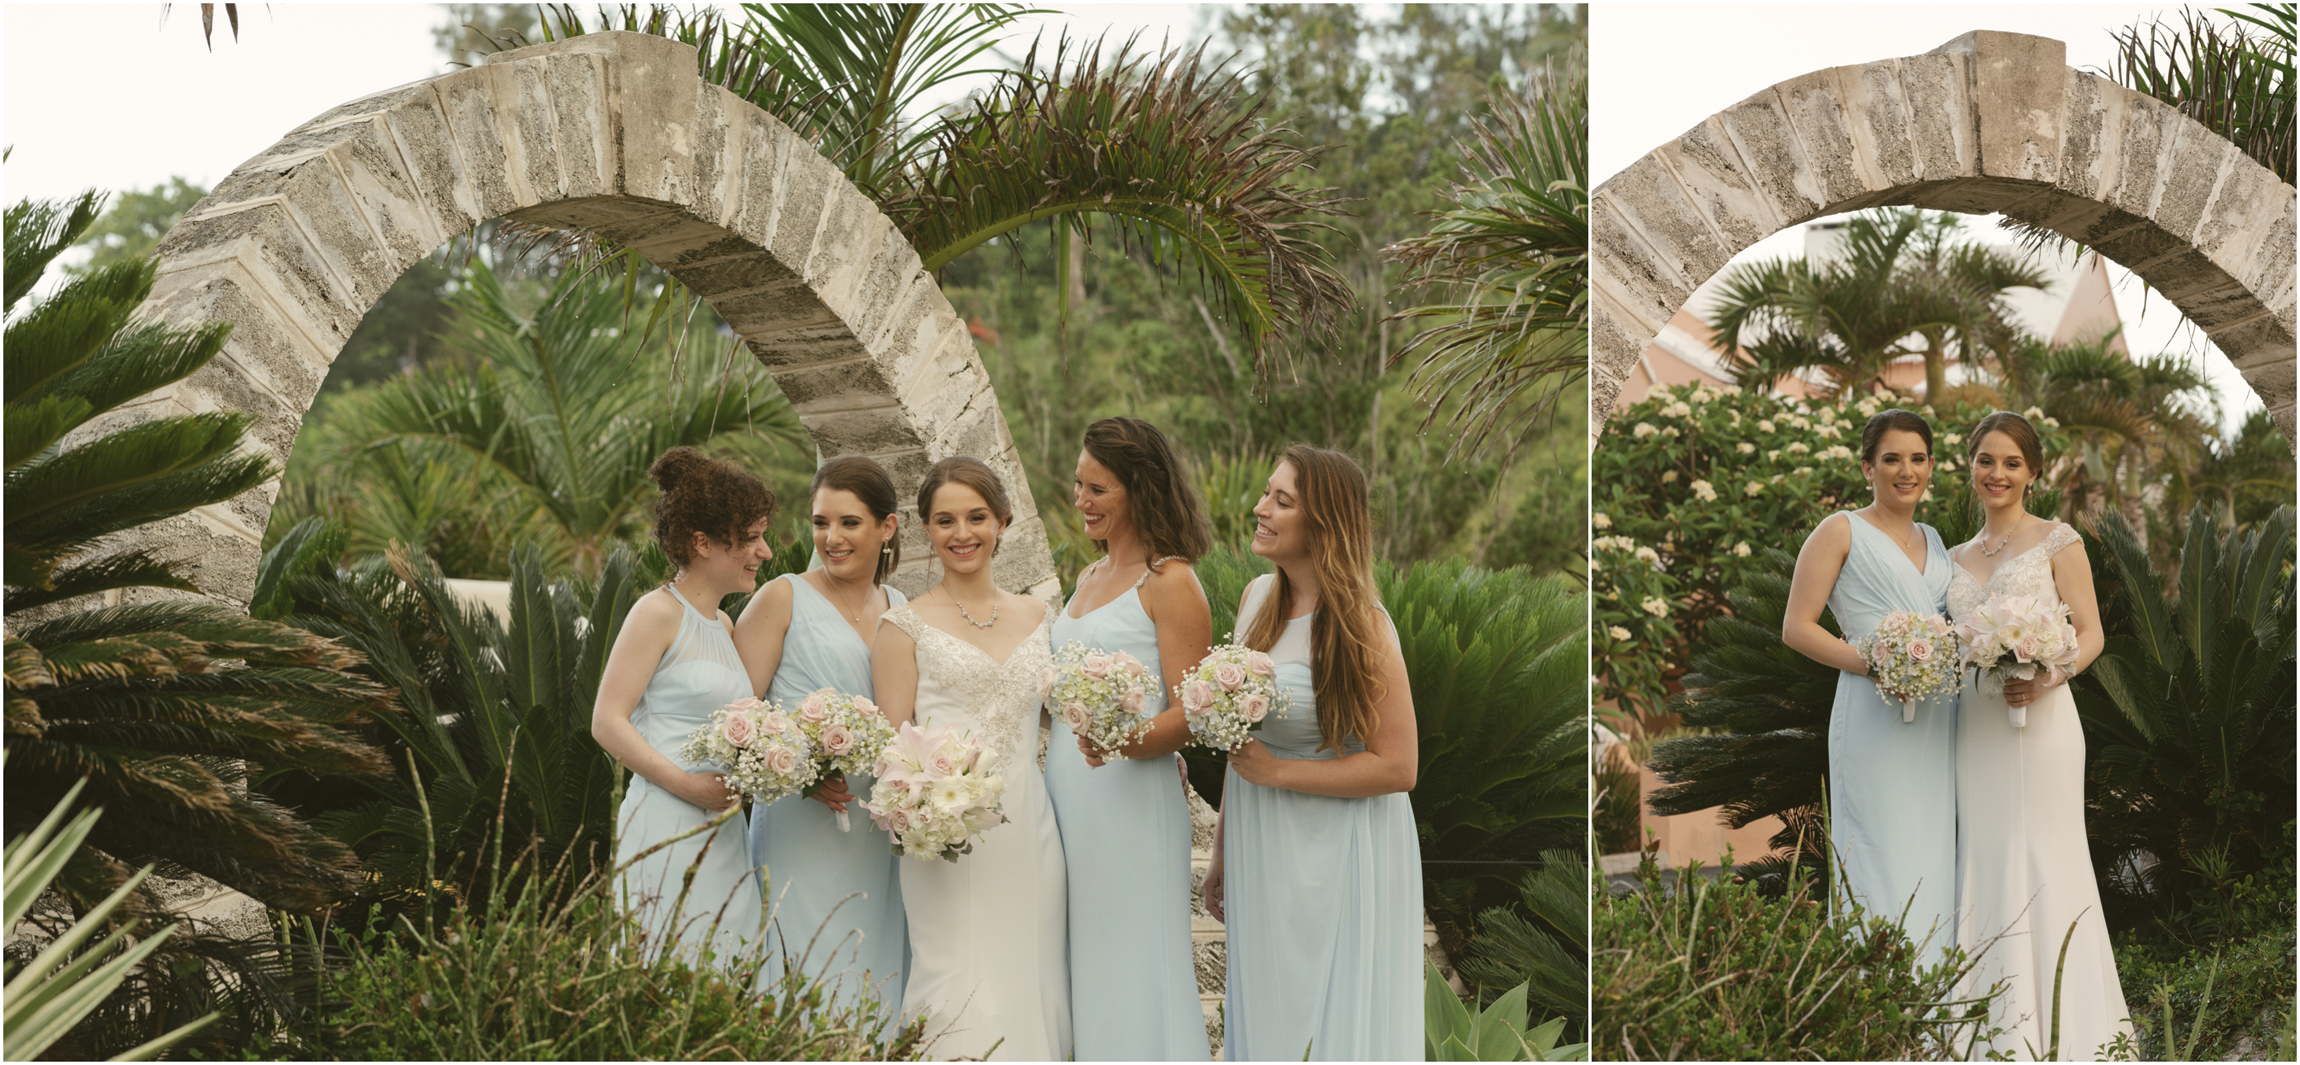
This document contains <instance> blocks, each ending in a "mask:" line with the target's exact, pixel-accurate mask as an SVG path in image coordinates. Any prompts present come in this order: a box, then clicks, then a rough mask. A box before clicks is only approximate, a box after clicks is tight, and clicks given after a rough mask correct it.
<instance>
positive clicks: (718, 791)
mask: <svg viewBox="0 0 2300 1065" xmlns="http://www.w3.org/2000/svg"><path fill="white" fill-rule="evenodd" d="M679 797H680V798H682V799H685V800H687V801H688V802H691V803H694V804H695V805H697V806H700V807H702V808H703V809H705V810H709V811H711V812H712V813H722V812H725V811H726V810H727V809H728V808H729V807H732V806H734V805H735V804H736V803H738V802H741V801H742V797H741V796H739V795H736V794H735V793H734V792H732V791H729V790H727V775H726V774H725V773H689V774H687V775H686V777H684V778H683V779H681V780H680V782H679Z"/></svg>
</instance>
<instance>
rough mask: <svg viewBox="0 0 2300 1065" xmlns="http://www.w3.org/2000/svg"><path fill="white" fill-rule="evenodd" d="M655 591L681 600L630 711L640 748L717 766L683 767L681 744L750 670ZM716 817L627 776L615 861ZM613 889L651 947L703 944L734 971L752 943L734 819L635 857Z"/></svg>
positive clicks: (692, 612)
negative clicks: (690, 874)
mask: <svg viewBox="0 0 2300 1065" xmlns="http://www.w3.org/2000/svg"><path fill="white" fill-rule="evenodd" d="M663 590H664V591H667V592H669V593H671V598H673V599H676V600H678V601H679V606H680V607H681V610H680V613H679V632H678V635H676V636H674V637H672V639H671V646H670V648H669V649H668V650H665V651H664V652H663V659H662V661H661V662H659V663H657V664H656V666H655V675H654V676H653V677H652V678H650V679H649V680H648V681H647V690H646V692H644V693H643V694H641V695H640V697H639V705H638V706H636V707H634V708H632V710H631V726H632V727H633V728H636V729H638V730H639V736H640V738H642V739H644V740H646V741H647V745H648V746H650V747H653V748H654V749H655V750H656V751H657V752H659V753H661V754H662V755H663V757H665V758H668V759H670V760H671V762H672V763H673V764H675V765H677V766H679V767H680V768H682V769H685V770H687V771H688V772H694V771H697V770H703V769H713V770H716V769H723V768H725V767H723V766H716V765H708V764H699V763H689V762H687V761H686V760H684V759H682V758H680V757H679V746H680V745H681V744H683V743H685V742H687V737H688V735H690V734H691V733H693V732H694V731H695V729H697V728H699V727H701V726H703V725H705V724H708V723H709V722H710V720H711V714H712V712H713V711H716V710H718V709H720V708H721V707H724V706H726V705H727V704H728V703H731V702H734V701H735V700H737V699H741V698H744V697H746V696H748V695H750V694H751V680H750V674H749V673H748V672H746V671H745V670H744V669H743V659H742V656H741V655H739V654H737V653H736V652H735V641H734V638H733V637H731V636H729V635H728V634H727V627H726V625H725V624H724V623H723V622H721V621H719V620H718V619H717V618H716V617H710V616H706V615H704V613H703V612H702V611H700V610H697V609H696V608H695V605H694V604H693V603H689V602H688V601H687V599H686V597H685V596H682V595H680V594H679V589H677V588H675V587H672V586H670V585H664V587H663ZM713 613H714V614H715V613H717V611H716V610H714V611H713ZM717 816H718V814H716V813H713V812H711V811H709V810H705V809H703V808H702V807H700V806H696V805H695V804H693V803H691V802H688V801H687V800H685V799H682V798H680V797H678V796H677V795H673V794H671V793H670V792H668V791H665V790H663V789H661V788H658V787H656V786H655V784H654V782H653V781H650V780H648V779H647V778H645V777H643V776H640V775H639V774H637V773H633V774H631V778H630V784H629V786H628V787H627V788H626V790H625V791H624V793H623V806H622V808H621V809H620V810H619V811H617V813H616V818H615V824H616V833H615V863H616V864H617V865H622V864H623V863H624V862H627V861H630V860H631V859H632V858H633V857H634V856H636V855H637V854H639V852H641V851H644V850H646V849H647V848H649V847H652V846H654V845H655V844H657V843H660V842H662V841H663V840H666V839H669V838H671V837H673V836H677V835H679V834H681V833H683V832H687V831H689V830H691V829H694V828H695V827H697V826H699V825H703V824H707V823H709V822H710V820H711V819H712V818H715V817H717ZM689 867H693V868H694V870H695V876H694V882H693V883H692V884H691V885H687V886H686V887H685V891H686V895H685V898H684V899H681V898H680V891H681V881H682V879H683V878H684V877H685V876H686V875H687V870H688V869H689ZM617 888H618V889H619V892H620V894H621V897H622V901H623V905H624V906H625V907H627V908H629V909H631V910H632V911H633V912H635V913H636V914H637V915H638V917H639V922H640V925H641V927H643V928H644V929H646V934H647V940H648V949H650V950H662V949H664V948H665V946H666V945H668V944H673V943H675V944H676V945H677V947H678V948H679V949H681V950H684V951H687V952H689V953H690V954H693V953H697V952H699V950H700V948H702V947H703V946H705V945H706V944H708V946H709V947H710V949H711V950H712V951H714V952H715V955H716V957H715V960H716V961H717V962H718V963H719V964H721V965H732V964H736V963H737V962H738V960H739V959H740V958H741V957H742V956H743V955H744V954H746V953H749V948H755V946H756V945H757V943H758V941H759V938H760V919H761V911H760V904H759V881H758V878H757V877H755V876H753V875H752V873H751V856H750V848H748V847H746V846H744V843H743V820H742V817H741V815H737V816H735V817H733V818H730V819H729V820H727V821H726V822H725V823H723V824H721V825H720V826H719V827H718V828H716V829H714V830H712V831H710V832H706V833H701V834H699V835H694V836H689V837H687V838H686V839H682V840H679V841H678V842H676V843H673V844H671V845H669V846H667V847H664V848H663V849H662V850H659V851H656V852H655V853H653V854H651V855H648V856H647V857H645V858H642V859H639V860H638V861H637V862H635V863H633V864H632V865H631V866H630V868H628V869H625V870H624V871H623V873H622V875H621V876H620V877H619V879H618V882H617Z"/></svg>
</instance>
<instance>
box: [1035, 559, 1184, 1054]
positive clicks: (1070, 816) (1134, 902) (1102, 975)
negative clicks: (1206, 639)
mask: <svg viewBox="0 0 2300 1065" xmlns="http://www.w3.org/2000/svg"><path fill="white" fill-rule="evenodd" d="M1149 579H1150V574H1149V573H1147V572H1145V573H1144V574H1143V575H1142V580H1139V581H1136V582H1134V587H1132V588H1130V589H1128V590H1126V591H1125V592H1122V593H1120V594H1119V596H1118V598H1116V599H1113V600H1111V601H1110V602H1108V603H1105V604H1103V605H1102V606H1101V607H1100V608H1099V609H1096V610H1093V611H1090V612H1088V613H1087V615H1086V616H1085V617H1079V618H1074V617H1071V616H1070V611H1069V608H1068V607H1065V608H1064V609H1063V611H1062V613H1061V614H1059V615H1058V616H1056V617H1055V619H1054V639H1053V645H1054V646H1055V647H1057V648H1060V647H1064V646H1067V645H1068V644H1069V643H1070V642H1071V641H1073V640H1075V641H1077V642H1079V643H1082V644H1085V645H1086V646H1088V647H1095V648H1100V649H1101V650H1104V651H1125V652H1127V653H1129V654H1132V655H1133V656H1134V657H1136V658H1139V659H1141V660H1142V664H1143V665H1145V666H1148V667H1150V675H1151V676H1153V677H1163V676H1164V675H1165V674H1164V673H1162V672H1161V671H1160V669H1161V667H1160V664H1159V661H1158V628H1157V626H1155V625H1153V624H1151V622H1150V615H1148V614H1146V613H1144V612H1143V610H1142V585H1143V583H1144V582H1145V581H1148V580H1149ZM1165 709H1166V691H1165V685H1164V683H1163V682H1160V683H1158V684H1156V685H1153V686H1152V688H1151V692H1150V698H1149V700H1148V706H1146V707H1145V710H1146V711H1147V712H1148V713H1149V714H1151V715H1153V716H1155V715H1156V714H1158V713H1160V712H1162V711H1164V710H1165ZM1046 791H1047V793H1048V794H1049V795H1050V796H1052V797H1053V800H1054V816H1055V820H1056V821H1057V822H1058V823H1059V825H1060V827H1061V829H1062V853H1063V856H1064V858H1065V859H1066V861H1067V864H1068V867H1069V882H1070V944H1071V948H1070V1011H1071V1012H1070V1023H1071V1027H1072V1028H1073V1029H1074V1030H1075V1031H1076V1033H1077V1041H1078V1047H1077V1049H1078V1060H1079V1061H1204V1060H1206V1016H1205V1013H1204V1011H1203V1010H1201V1009H1200V1007H1199V1005H1198V975H1197V967H1196V965H1195V964H1193V961H1192V958H1191V954H1190V806H1189V800H1188V799H1186V798H1184V797H1183V795H1182V780H1181V777H1180V776H1179V775H1178V774H1176V773H1175V771H1174V759H1173V758H1171V757H1167V758H1150V759H1143V760H1128V761H1123V762H1109V763H1106V764H1104V765H1103V766H1102V768H1100V769H1096V768H1093V767H1091V766H1088V765H1087V764H1086V756H1085V755H1082V754H1080V753H1078V741H1077V740H1076V739H1075V738H1074V736H1073V734H1072V733H1071V731H1070V726H1068V725H1065V724H1063V723H1062V720H1061V719H1060V718H1059V717H1057V718H1056V719H1055V722H1054V735H1053V737H1052V738H1051V739H1049V740H1048V741H1047V746H1046Z"/></svg>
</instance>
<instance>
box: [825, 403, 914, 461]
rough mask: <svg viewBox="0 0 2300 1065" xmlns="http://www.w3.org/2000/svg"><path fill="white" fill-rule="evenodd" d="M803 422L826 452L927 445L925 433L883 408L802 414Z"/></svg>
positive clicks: (850, 451)
mask: <svg viewBox="0 0 2300 1065" xmlns="http://www.w3.org/2000/svg"><path fill="white" fill-rule="evenodd" d="M799 422H800V424H802V425H805V426H806V427H807V433H808V434H809V435H811V436H813V437H814V441H815V447H816V449H817V450H819V451H821V452H822V453H823V454H825V455H845V454H849V453H852V452H858V451H859V452H864V453H876V452H880V451H899V450H903V449H906V448H914V447H924V446H926V445H927V439H926V436H925V434H923V433H921V432H920V431H919V430H918V428H917V427H916V426H913V425H910V424H909V423H908V422H907V421H906V420H904V419H901V418H890V417H888V416H887V412H886V411H885V410H883V409H873V410H859V411H858V410H844V411H827V412H824V413H820V414H806V413H801V414H800V415H799Z"/></svg>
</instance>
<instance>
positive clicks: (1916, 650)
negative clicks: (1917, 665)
mask: <svg viewBox="0 0 2300 1065" xmlns="http://www.w3.org/2000/svg"><path fill="white" fill-rule="evenodd" d="M1909 658H1910V660H1911V661H1916V662H1930V661H1932V660H1933V641H1931V640H1928V639H1925V638H1924V637H1921V636H1920V637H1918V638H1916V639H1914V640H1910V641H1909Z"/></svg>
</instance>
